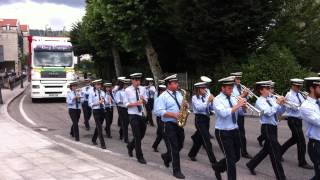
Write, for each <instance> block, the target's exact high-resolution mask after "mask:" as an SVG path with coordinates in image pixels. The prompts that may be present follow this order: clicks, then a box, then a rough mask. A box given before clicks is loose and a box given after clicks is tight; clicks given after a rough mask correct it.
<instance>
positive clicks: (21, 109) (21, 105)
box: [19, 95, 37, 126]
mask: <svg viewBox="0 0 320 180" xmlns="http://www.w3.org/2000/svg"><path fill="white" fill-rule="evenodd" d="M25 98H26V95H24V96H23V97H22V99H21V101H20V103H19V110H20V112H21V115H22V116H23V118H24V119H25V120H26V121H27V122H28V123H30V124H32V125H33V126H37V124H36V123H35V122H34V121H33V120H32V119H30V118H29V117H28V116H27V114H26V112H25V111H24V109H23V101H24V99H25Z"/></svg>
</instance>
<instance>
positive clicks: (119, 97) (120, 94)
mask: <svg viewBox="0 0 320 180" xmlns="http://www.w3.org/2000/svg"><path fill="white" fill-rule="evenodd" d="M125 96H126V92H125V90H124V89H121V90H118V91H117V92H116V94H115V96H114V100H115V102H116V103H117V105H118V106H119V107H124V108H126V105H125V104H124V100H125Z"/></svg>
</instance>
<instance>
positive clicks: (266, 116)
mask: <svg viewBox="0 0 320 180" xmlns="http://www.w3.org/2000/svg"><path fill="white" fill-rule="evenodd" d="M267 100H269V102H270V104H271V105H272V106H270V105H269V104H268V102H267ZM255 107H256V108H257V109H259V110H260V111H263V115H262V116H261V117H260V123H261V124H271V125H274V126H277V125H278V121H277V119H276V116H277V115H278V114H282V113H284V112H285V110H286V108H285V107H284V106H280V105H279V104H278V103H276V101H275V99H274V98H272V97H267V98H265V97H263V96H260V97H259V98H258V99H257V101H256V105H255Z"/></svg>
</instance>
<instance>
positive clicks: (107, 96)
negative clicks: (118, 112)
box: [104, 92, 112, 108]
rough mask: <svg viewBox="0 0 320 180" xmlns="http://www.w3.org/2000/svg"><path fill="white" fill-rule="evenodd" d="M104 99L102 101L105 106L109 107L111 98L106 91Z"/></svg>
mask: <svg viewBox="0 0 320 180" xmlns="http://www.w3.org/2000/svg"><path fill="white" fill-rule="evenodd" d="M104 99H105V100H106V101H105V103H104V106H105V108H111V106H112V99H111V96H110V94H109V93H108V92H107V93H105V95H104Z"/></svg>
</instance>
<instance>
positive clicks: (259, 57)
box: [242, 44, 310, 94]
mask: <svg viewBox="0 0 320 180" xmlns="http://www.w3.org/2000/svg"><path fill="white" fill-rule="evenodd" d="M242 71H243V73H244V75H243V83H244V84H245V85H246V84H247V85H248V87H249V88H253V87H254V84H255V82H257V81H267V80H272V81H274V82H275V83H276V84H275V90H276V92H277V93H278V94H283V93H285V92H286V91H287V90H288V88H289V87H290V79H292V78H302V79H303V78H304V77H306V76H308V75H310V71H308V70H307V69H305V68H303V67H301V66H300V65H299V64H298V63H297V62H296V59H295V57H294V55H293V54H292V52H291V51H290V50H289V49H288V48H285V47H283V46H278V45H277V44H272V45H270V47H269V48H267V49H265V50H263V51H261V52H259V53H257V54H253V55H251V56H250V57H249V60H248V63H247V64H244V65H243V66H242Z"/></svg>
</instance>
